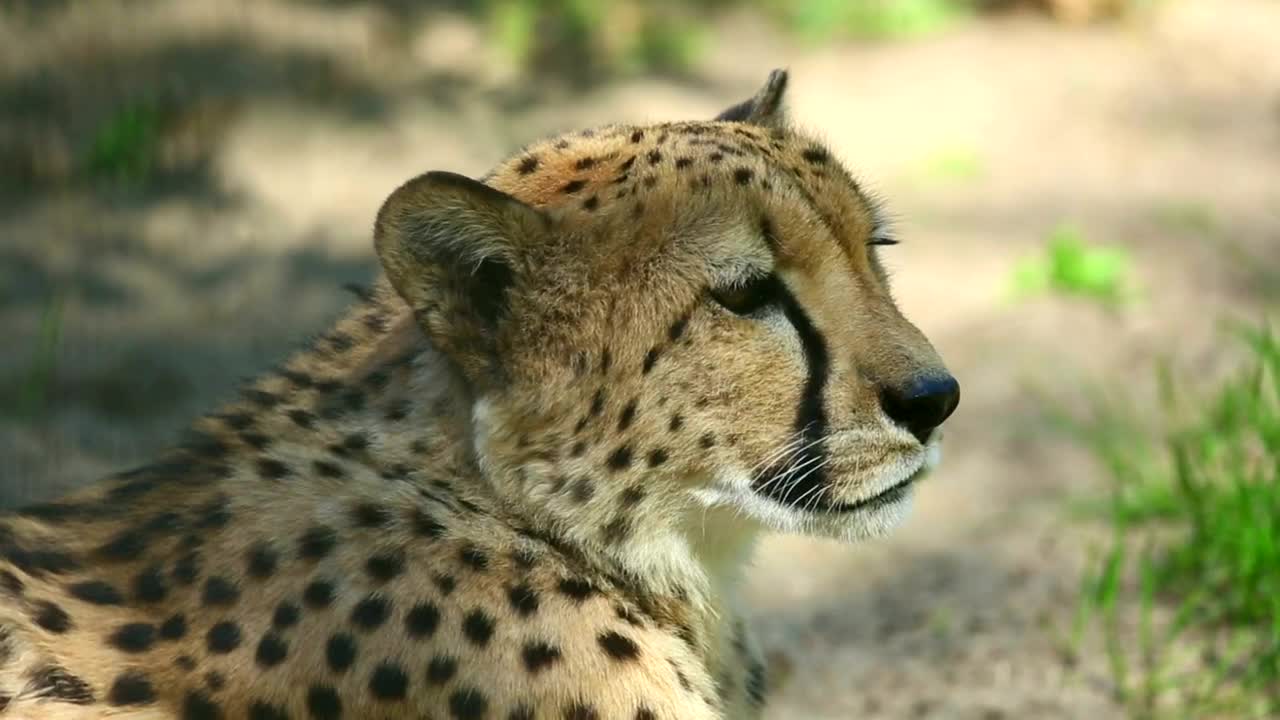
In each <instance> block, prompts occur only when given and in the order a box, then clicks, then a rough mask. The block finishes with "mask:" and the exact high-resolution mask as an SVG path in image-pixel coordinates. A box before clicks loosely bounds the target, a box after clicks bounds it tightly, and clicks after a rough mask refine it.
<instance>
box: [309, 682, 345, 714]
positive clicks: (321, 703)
mask: <svg viewBox="0 0 1280 720" xmlns="http://www.w3.org/2000/svg"><path fill="white" fill-rule="evenodd" d="M307 712H309V713H311V717H312V718H313V720H338V719H339V718H341V717H342V700H341V699H340V698H339V697H338V691H336V690H334V689H333V688H331V687H329V686H328V685H312V686H311V689H309V690H307Z"/></svg>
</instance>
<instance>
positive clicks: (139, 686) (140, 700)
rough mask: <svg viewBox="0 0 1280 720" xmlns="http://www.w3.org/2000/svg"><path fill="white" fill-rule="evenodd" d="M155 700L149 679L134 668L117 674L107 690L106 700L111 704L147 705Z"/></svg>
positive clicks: (153, 689) (154, 692) (154, 693)
mask: <svg viewBox="0 0 1280 720" xmlns="http://www.w3.org/2000/svg"><path fill="white" fill-rule="evenodd" d="M155 701H156V691H155V688H153V687H152V686H151V680H149V679H148V678H147V676H146V675H143V674H142V673H140V672H138V671H136V670H127V671H125V672H123V673H121V674H120V675H117V676H116V679H115V680H114V681H113V682H112V683H111V689H110V690H108V691H107V702H108V703H110V704H112V705H147V704H149V703H153V702H155Z"/></svg>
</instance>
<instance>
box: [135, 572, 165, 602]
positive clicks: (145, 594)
mask: <svg viewBox="0 0 1280 720" xmlns="http://www.w3.org/2000/svg"><path fill="white" fill-rule="evenodd" d="M168 594H169V593H168V588H167V587H166V585H165V582H164V572H163V571H162V570H161V568H160V566H159V565H152V566H150V567H148V568H146V569H145V570H143V571H141V572H139V573H138V574H137V575H135V576H134V578H133V598H134V600H137V601H138V602H141V603H157V602H160V601H161V600H164V599H165V597H166V596H167V595H168Z"/></svg>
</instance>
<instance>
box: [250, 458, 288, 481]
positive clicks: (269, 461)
mask: <svg viewBox="0 0 1280 720" xmlns="http://www.w3.org/2000/svg"><path fill="white" fill-rule="evenodd" d="M290 472H292V470H290V468H289V466H288V465H286V464H284V463H282V462H280V461H279V460H276V459H275V458H260V459H259V460H258V476H259V477H261V478H262V479H263V480H279V479H281V478H283V477H286V476H288V475H289V473H290Z"/></svg>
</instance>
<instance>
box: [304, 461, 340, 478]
mask: <svg viewBox="0 0 1280 720" xmlns="http://www.w3.org/2000/svg"><path fill="white" fill-rule="evenodd" d="M311 469H312V470H315V471H316V474H317V475H319V476H320V477H322V478H331V479H332V478H344V477H346V476H347V471H346V470H343V469H342V466H341V465H339V464H338V463H336V462H334V461H332V460H316V461H315V462H313V463H311Z"/></svg>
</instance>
